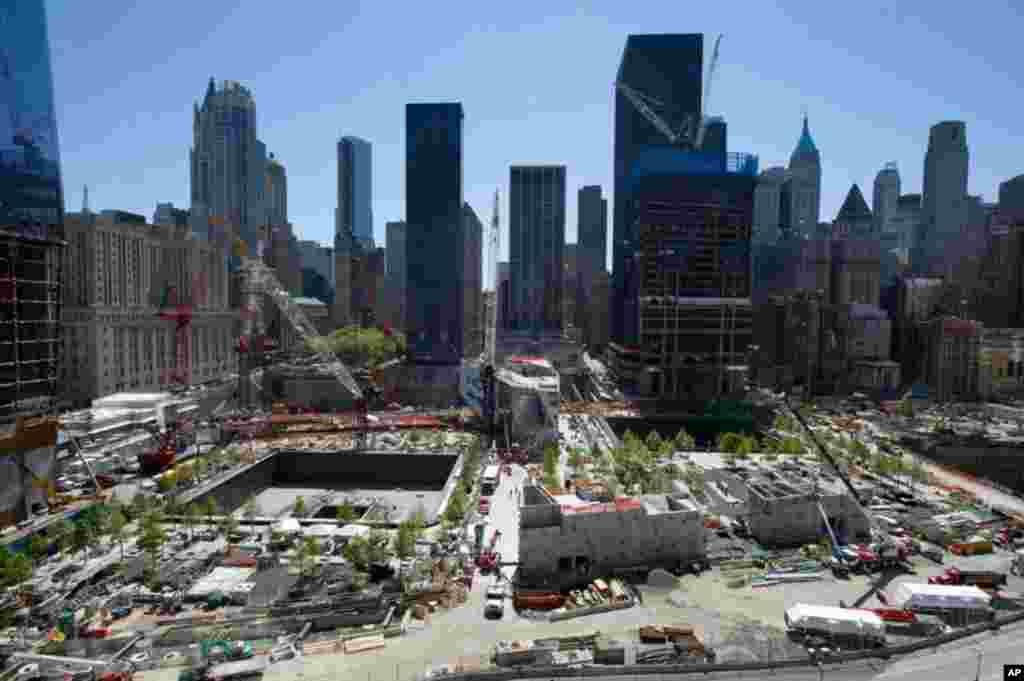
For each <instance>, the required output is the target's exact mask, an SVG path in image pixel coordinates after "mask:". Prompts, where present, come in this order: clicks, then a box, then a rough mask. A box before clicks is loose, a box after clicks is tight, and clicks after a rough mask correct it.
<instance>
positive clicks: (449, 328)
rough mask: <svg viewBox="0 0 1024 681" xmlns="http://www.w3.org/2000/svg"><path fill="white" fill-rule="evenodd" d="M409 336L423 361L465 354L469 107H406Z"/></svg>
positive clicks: (413, 355) (455, 359)
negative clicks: (465, 124) (465, 130)
mask: <svg viewBox="0 0 1024 681" xmlns="http://www.w3.org/2000/svg"><path fill="white" fill-rule="evenodd" d="M405 135H406V139H405V212H406V220H405V221H406V286H407V294H406V326H407V327H408V328H407V329H406V339H407V343H408V348H409V358H410V360H412V361H413V362H416V363H420V364H457V363H459V362H460V361H461V359H462V354H463V347H462V344H463V341H462V338H463V334H462V329H463V318H464V315H465V310H464V309H463V308H464V305H463V302H462V301H463V296H462V295H461V291H462V286H463V282H464V280H465V277H464V273H463V267H464V263H463V257H462V253H463V247H462V240H463V225H462V206H463V198H462V104H459V103H441V104H406V106H405Z"/></svg>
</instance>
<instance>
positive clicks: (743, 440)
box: [734, 435, 755, 459]
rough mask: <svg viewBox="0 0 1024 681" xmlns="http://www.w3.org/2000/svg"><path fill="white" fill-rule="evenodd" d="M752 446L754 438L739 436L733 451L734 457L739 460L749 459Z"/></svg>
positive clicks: (752, 450)
mask: <svg viewBox="0 0 1024 681" xmlns="http://www.w3.org/2000/svg"><path fill="white" fill-rule="evenodd" d="M754 444H755V443H754V438H752V437H744V436H742V435H741V436H740V439H739V441H738V442H736V449H735V450H734V453H735V454H736V457H737V458H740V459H747V458H750V455H751V454H753V453H754Z"/></svg>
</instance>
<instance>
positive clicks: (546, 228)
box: [509, 165, 565, 333]
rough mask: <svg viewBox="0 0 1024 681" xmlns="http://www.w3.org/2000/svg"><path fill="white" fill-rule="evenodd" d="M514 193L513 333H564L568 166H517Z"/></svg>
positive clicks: (511, 251)
mask: <svg viewBox="0 0 1024 681" xmlns="http://www.w3.org/2000/svg"><path fill="white" fill-rule="evenodd" d="M509 183H510V190H509V262H510V263H511V267H512V278H511V293H512V310H511V312H512V320H511V328H513V329H515V330H517V331H526V332H533V333H556V332H560V331H561V330H562V314H563V302H562V300H563V295H564V293H563V286H564V282H563V278H564V275H563V271H564V268H565V166H560V165H551V166H512V169H511V172H510V179H509Z"/></svg>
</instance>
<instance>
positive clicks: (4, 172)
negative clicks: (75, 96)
mask: <svg viewBox="0 0 1024 681" xmlns="http://www.w3.org/2000/svg"><path fill="white" fill-rule="evenodd" d="M46 28H47V27H46V10H45V7H44V6H43V0H26V1H25V2H21V1H15V0H4V2H0V224H3V225H10V224H17V223H20V222H23V221H24V222H30V223H40V224H43V225H50V226H52V225H62V224H63V223H64V193H63V185H62V184H61V172H60V150H59V146H58V140H57V114H56V110H55V108H54V104H53V74H52V71H51V69H50V43H49V38H48V37H47V30H46Z"/></svg>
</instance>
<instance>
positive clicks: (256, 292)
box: [238, 254, 367, 411]
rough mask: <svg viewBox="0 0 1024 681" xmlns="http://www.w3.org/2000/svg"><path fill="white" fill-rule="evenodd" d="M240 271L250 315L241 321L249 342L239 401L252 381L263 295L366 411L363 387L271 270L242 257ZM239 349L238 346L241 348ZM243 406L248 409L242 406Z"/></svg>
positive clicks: (242, 368) (250, 258) (251, 259)
mask: <svg viewBox="0 0 1024 681" xmlns="http://www.w3.org/2000/svg"><path fill="white" fill-rule="evenodd" d="M240 258H241V263H242V264H241V269H242V272H243V273H244V277H243V282H244V283H243V289H242V294H243V295H244V296H245V297H246V299H247V300H246V303H247V306H248V309H249V310H250V314H249V315H248V316H247V318H246V319H245V320H244V326H245V328H244V329H243V332H242V333H243V339H246V338H248V339H250V340H249V343H248V344H249V346H250V347H249V352H244V353H243V354H244V355H246V357H245V358H243V362H242V366H240V367H239V372H238V375H239V398H240V399H242V400H243V402H245V400H244V398H243V396H244V395H246V394H248V393H247V391H248V390H249V382H250V380H251V378H252V377H251V369H252V364H251V359H250V358H251V355H252V354H253V352H252V347H251V346H252V341H251V339H252V336H253V335H254V331H255V324H256V317H257V313H258V311H259V308H260V304H259V298H260V296H261V295H266V296H267V297H269V298H270V299H271V300H272V301H274V304H275V305H276V306H277V308H278V309H279V310H280V311H281V313H282V314H283V315H284V316H285V317H287V318H288V321H289V322H290V323H291V325H292V326H293V327H294V328H295V331H296V332H297V333H298V334H299V336H300V337H301V338H302V340H303V341H304V342H305V343H306V345H307V347H309V348H310V349H311V350H312V351H313V352H314V354H315V355H316V357H317V359H318V360H320V361H322V362H324V363H325V364H326V368H327V371H328V372H330V373H331V375H333V376H334V378H335V379H337V381H338V382H339V383H340V384H341V385H342V386H344V387H345V388H346V390H348V391H349V393H351V394H352V396H353V397H355V398H356V400H357V401H358V403H359V406H360V408H361V409H362V410H363V411H365V410H366V408H367V402H366V396H365V395H364V394H363V390H362V388H360V387H359V384H358V383H356V381H355V379H354V378H352V374H351V373H350V372H349V370H348V368H347V367H346V366H345V365H344V364H343V363H342V361H341V360H340V359H339V358H338V356H337V355H335V354H334V352H333V351H332V350H331V349H330V346H329V345H328V344H327V342H326V341H325V340H324V338H323V337H322V336H321V335H320V332H319V331H317V329H316V327H315V326H314V325H313V323H312V322H311V321H310V320H309V318H308V317H307V316H306V314H305V313H304V312H303V311H302V309H301V308H300V307H299V306H298V305H297V304H296V303H295V301H293V300H292V298H291V296H290V295H289V294H288V291H287V289H285V287H284V286H283V285H282V284H281V282H280V281H279V280H278V278H277V275H275V274H274V271H273V270H272V269H271V268H270V267H268V266H267V265H266V264H265V263H264V262H263V261H262V260H261V259H260V258H258V257H256V258H254V257H251V256H248V255H244V254H243V255H241V256H240ZM240 349H241V347H240ZM243 406H248V404H245V405H243Z"/></svg>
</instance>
